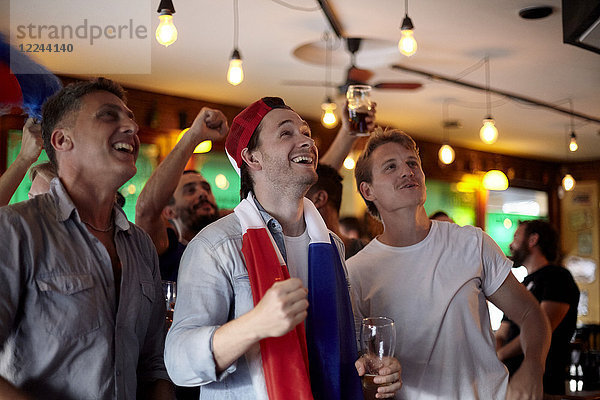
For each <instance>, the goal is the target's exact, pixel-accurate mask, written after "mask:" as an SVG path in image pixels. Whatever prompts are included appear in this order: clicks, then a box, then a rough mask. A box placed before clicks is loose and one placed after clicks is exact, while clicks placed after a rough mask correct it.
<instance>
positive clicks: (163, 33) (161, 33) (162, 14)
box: [156, 0, 177, 47]
mask: <svg viewBox="0 0 600 400" xmlns="http://www.w3.org/2000/svg"><path fill="white" fill-rule="evenodd" d="M157 11H158V13H159V15H158V19H159V20H160V23H159V24H158V28H156V41H157V42H158V43H160V44H162V45H163V46H165V47H168V46H170V45H172V44H173V43H175V41H176V40H177V28H175V25H174V24H173V14H175V7H173V2H172V1H171V0H161V2H160V5H159V6H158V10H157Z"/></svg>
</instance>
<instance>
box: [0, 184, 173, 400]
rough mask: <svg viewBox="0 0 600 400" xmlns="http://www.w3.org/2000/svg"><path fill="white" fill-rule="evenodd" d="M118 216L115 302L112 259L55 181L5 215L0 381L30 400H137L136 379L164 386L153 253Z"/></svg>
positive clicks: (0, 219)
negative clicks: (158, 381)
mask: <svg viewBox="0 0 600 400" xmlns="http://www.w3.org/2000/svg"><path fill="white" fill-rule="evenodd" d="M114 215H115V217H114V218H115V219H114V223H115V234H114V235H115V236H114V240H115V245H116V249H117V254H118V256H119V260H120V261H121V264H122V266H123V267H122V281H121V290H120V302H119V304H117V301H116V295H115V283H114V277H113V269H112V264H111V261H110V257H109V255H108V252H107V251H106V248H105V247H104V246H103V245H102V243H101V242H100V241H99V240H98V239H97V238H96V237H95V236H93V235H92V234H90V233H89V232H88V230H87V228H86V227H85V225H84V224H83V223H82V222H81V220H80V218H79V214H78V213H77V210H76V208H75V206H74V205H73V203H72V201H71V199H70V198H69V196H68V193H67V192H66V190H65V188H64V187H63V186H62V184H61V183H60V181H59V180H58V179H55V180H53V181H52V183H51V189H50V192H49V193H46V194H43V195H40V196H36V197H35V198H34V199H32V200H29V201H26V202H22V203H17V204H14V205H12V206H8V207H3V208H0V238H1V240H0V282H2V292H1V294H0V348H2V352H1V353H0V376H2V377H3V378H5V379H6V380H8V381H9V382H11V383H12V384H14V385H15V386H17V387H19V388H21V389H22V390H24V391H25V392H26V393H27V394H29V395H30V396H32V398H41V399H61V400H87V399H89V400H91V399H119V400H121V399H123V400H125V399H135V398H136V390H137V385H138V381H140V382H144V381H152V380H156V379H168V376H167V373H166V370H165V366H164V363H163V345H164V339H163V337H164V322H165V317H164V315H165V314H164V313H165V303H164V300H163V299H164V297H163V295H162V287H161V284H160V274H159V270H158V261H157V256H156V250H155V249H154V245H153V244H152V241H151V240H150V238H149V237H148V235H147V234H146V233H145V232H143V231H142V230H141V229H140V228H138V227H137V226H135V225H133V224H132V223H130V222H129V221H127V218H126V217H125V214H124V213H123V211H122V210H121V209H120V207H118V206H115V209H114Z"/></svg>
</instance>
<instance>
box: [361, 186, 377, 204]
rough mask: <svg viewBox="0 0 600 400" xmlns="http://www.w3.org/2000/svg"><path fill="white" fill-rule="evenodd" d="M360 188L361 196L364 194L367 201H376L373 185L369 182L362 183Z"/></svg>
mask: <svg viewBox="0 0 600 400" xmlns="http://www.w3.org/2000/svg"><path fill="white" fill-rule="evenodd" d="M358 188H359V189H360V194H362V196H363V197H364V198H365V199H366V200H369V201H373V200H375V196H374V195H373V189H372V188H371V185H370V184H369V183H368V182H365V181H362V182H361V183H360V186H359V187H358Z"/></svg>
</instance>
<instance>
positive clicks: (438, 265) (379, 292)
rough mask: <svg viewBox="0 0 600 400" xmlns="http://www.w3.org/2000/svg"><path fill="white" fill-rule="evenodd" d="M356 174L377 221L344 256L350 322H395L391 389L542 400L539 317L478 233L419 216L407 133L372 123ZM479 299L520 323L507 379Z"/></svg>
mask: <svg viewBox="0 0 600 400" xmlns="http://www.w3.org/2000/svg"><path fill="white" fill-rule="evenodd" d="M355 176H356V182H357V185H358V189H359V191H360V193H361V195H362V196H363V199H364V200H365V202H366V204H367V207H368V209H369V212H370V213H371V214H372V215H373V216H375V217H376V218H378V219H380V220H381V221H382V222H383V225H384V231H383V233H382V234H381V235H379V236H378V237H377V238H375V239H374V240H373V241H371V242H370V243H369V244H368V245H367V246H366V247H365V248H364V249H363V250H362V251H360V252H359V253H358V254H356V255H355V256H354V257H352V258H350V259H349V260H348V261H347V266H348V273H349V279H350V286H351V288H352V291H353V296H354V297H355V301H356V304H355V310H354V313H355V320H356V323H357V324H359V323H360V319H361V318H363V317H367V316H387V317H391V318H392V319H394V321H395V322H396V330H397V344H396V354H395V355H396V357H397V358H398V359H399V360H400V363H401V364H402V380H403V386H402V389H401V390H400V392H398V394H397V396H396V397H397V398H401V399H411V400H412V399H439V398H443V399H460V400H464V399H504V398H509V399H541V398H542V375H543V373H544V360H545V357H546V353H547V351H548V347H549V343H550V342H549V338H550V336H549V327H548V322H547V320H546V318H545V317H544V315H543V314H542V312H541V310H540V308H539V306H538V304H537V302H536V301H535V298H533V296H531V295H530V293H528V292H527V291H526V290H524V288H523V287H522V285H520V284H519V283H518V282H517V280H516V279H515V278H514V276H513V275H512V274H511V273H510V269H511V266H512V262H511V261H510V260H508V259H507V258H506V257H505V256H504V254H503V253H502V251H501V250H500V248H499V247H498V246H497V245H496V243H495V242H494V241H493V240H492V239H491V238H490V237H489V236H488V235H487V234H486V233H484V232H483V231H482V230H481V229H479V228H475V227H472V226H465V227H460V226H458V225H456V224H451V223H448V222H440V221H431V220H430V219H429V218H428V217H427V213H426V212H425V208H424V203H425V199H426V188H425V175H424V174H423V170H422V168H421V160H420V157H419V152H418V149H417V147H416V144H415V142H414V141H413V140H412V138H411V137H410V136H408V135H406V134H405V133H403V132H401V131H398V130H388V131H385V132H383V131H381V130H380V129H379V130H376V132H375V133H374V134H373V135H372V136H371V138H370V139H369V141H368V143H367V145H366V147H365V150H364V152H363V154H362V155H361V156H360V158H359V160H358V162H357V164H356V170H355ZM486 299H488V300H490V301H491V302H492V303H494V304H495V305H496V306H498V307H499V308H500V309H501V310H502V311H504V312H505V313H506V314H507V315H508V316H509V317H510V318H511V319H512V320H517V321H518V324H519V325H520V326H521V332H522V336H521V338H522V345H523V348H524V349H527V350H526V351H525V360H526V361H524V363H523V365H522V366H521V368H520V370H519V371H518V372H517V373H516V374H515V375H514V377H513V378H512V379H511V381H510V382H508V374H507V372H506V369H505V368H504V366H503V365H502V363H501V362H500V361H499V360H498V358H497V356H496V352H495V350H494V338H493V335H492V331H491V328H490V321H489V314H488V311H487V306H486ZM507 383H508V385H507ZM507 395H508V396H507Z"/></svg>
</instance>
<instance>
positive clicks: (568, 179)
mask: <svg viewBox="0 0 600 400" xmlns="http://www.w3.org/2000/svg"><path fill="white" fill-rule="evenodd" d="M561 184H562V187H563V189H565V191H567V192H570V191H571V190H573V188H574V187H575V178H573V176H572V175H571V174H566V175H565V176H564V177H563V178H562V182H561Z"/></svg>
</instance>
